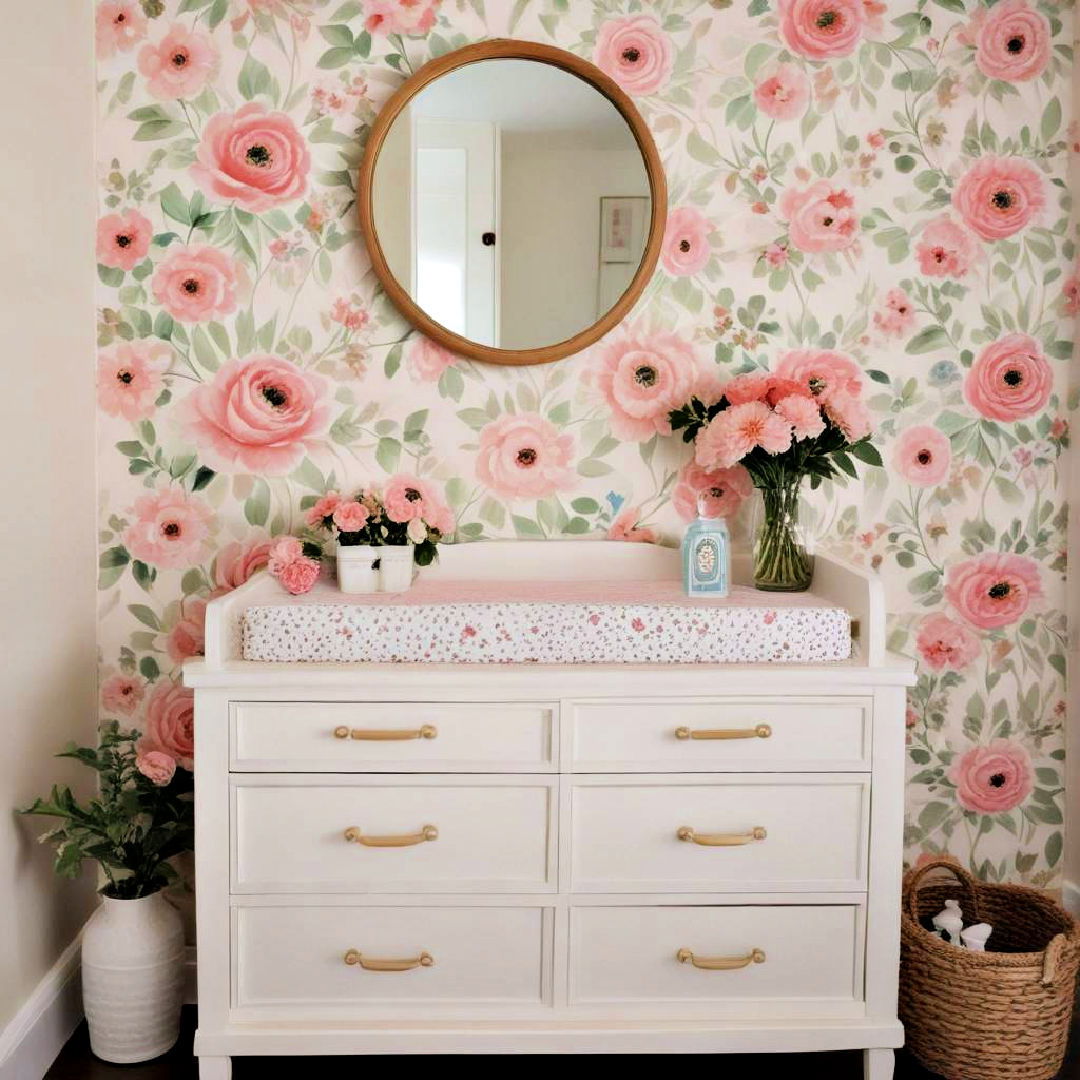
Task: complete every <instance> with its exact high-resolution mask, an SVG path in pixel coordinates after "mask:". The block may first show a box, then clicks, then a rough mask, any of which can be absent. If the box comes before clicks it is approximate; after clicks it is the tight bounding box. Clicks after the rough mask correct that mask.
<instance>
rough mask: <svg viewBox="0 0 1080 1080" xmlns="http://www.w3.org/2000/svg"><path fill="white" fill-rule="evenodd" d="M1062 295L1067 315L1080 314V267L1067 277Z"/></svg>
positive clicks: (1062, 288)
mask: <svg viewBox="0 0 1080 1080" xmlns="http://www.w3.org/2000/svg"><path fill="white" fill-rule="evenodd" d="M1061 295H1062V297H1063V299H1064V301H1065V303H1064V304H1063V305H1062V308H1063V310H1064V312H1065V314H1066V315H1078V314H1080V267H1078V268H1075V269H1074V270H1073V272H1072V273H1071V274H1070V275H1069V276H1068V277H1067V278H1066V279H1065V284H1064V285H1062V286H1061Z"/></svg>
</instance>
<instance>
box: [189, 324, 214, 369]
mask: <svg viewBox="0 0 1080 1080" xmlns="http://www.w3.org/2000/svg"><path fill="white" fill-rule="evenodd" d="M191 347H192V349H193V350H194V352H195V359H196V360H198V362H199V363H200V364H201V365H202V366H203V367H204V368H206V370H207V371H217V369H218V368H219V367H220V366H221V361H220V360H219V359H218V355H217V353H216V352H215V351H214V346H213V345H211V344H210V339H209V337H207V335H206V331H205V330H204V329H203V328H202V327H201V326H196V327H195V328H194V329H193V330H192V331H191Z"/></svg>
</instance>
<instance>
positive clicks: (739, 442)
mask: <svg viewBox="0 0 1080 1080" xmlns="http://www.w3.org/2000/svg"><path fill="white" fill-rule="evenodd" d="M789 446H791V425H790V424H789V423H788V422H787V421H786V420H785V419H784V418H783V417H781V416H778V415H777V414H776V413H775V412H773V410H772V409H770V408H769V406H768V405H766V404H765V402H763V401H748V402H746V403H745V404H744V405H734V406H732V407H731V408H729V409H725V410H724V411H723V412H720V413H717V415H716V416H715V417H714V418H713V420H712V421H711V422H710V423H709V425H708V426H707V427H706V428H705V430H704V431H702V432H701V434H700V435H698V437H697V449H696V451H695V454H694V458H695V460H696V461H697V463H698V464H699V465H700V466H701V467H702V468H703V469H710V470H711V469H730V468H731V467H732V466H733V465H736V464H737V463H738V462H740V461H742V459H743V458H744V457H746V455H747V454H749V453H750V451H751V450H756V449H757V448H758V447H761V449H763V450H765V451H766V452H767V453H769V454H781V453H783V452H784V451H785V450H787V449H788V447H789Z"/></svg>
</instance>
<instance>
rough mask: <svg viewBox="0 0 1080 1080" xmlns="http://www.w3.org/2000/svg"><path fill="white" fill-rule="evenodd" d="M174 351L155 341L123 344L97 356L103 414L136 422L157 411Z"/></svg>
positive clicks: (139, 340)
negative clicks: (155, 406) (156, 405)
mask: <svg viewBox="0 0 1080 1080" xmlns="http://www.w3.org/2000/svg"><path fill="white" fill-rule="evenodd" d="M171 356H172V350H171V349H170V348H169V346H168V345H166V344H165V342H163V341H159V340H157V339H156V338H140V339H138V340H137V341H130V342H128V341H123V342H120V343H119V344H117V345H112V346H110V347H109V348H107V349H102V350H101V351H100V352H99V353H98V365H97V398H98V406H99V407H100V408H101V410H102V412H106V413H108V414H109V415H110V416H119V417H122V418H123V419H124V420H130V421H131V422H132V423H134V422H135V421H136V420H142V419H144V418H145V417H147V416H149V415H150V414H151V413H152V412H153V411H154V403H155V402H156V401H157V398H158V395H159V394H160V393H161V391H162V388H163V387H164V385H165V383H164V375H165V372H166V371H167V370H168V367H169V361H170V358H171Z"/></svg>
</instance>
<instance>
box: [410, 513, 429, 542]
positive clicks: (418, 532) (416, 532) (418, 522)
mask: <svg viewBox="0 0 1080 1080" xmlns="http://www.w3.org/2000/svg"><path fill="white" fill-rule="evenodd" d="M405 535H406V536H407V537H408V538H409V542H410V543H412V544H422V543H423V542H424V541H425V540H426V539H427V526H426V525H425V524H424V522H423V519H422V518H413V519H412V521H410V522H409V524H408V525H407V526H406V528H405Z"/></svg>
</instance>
